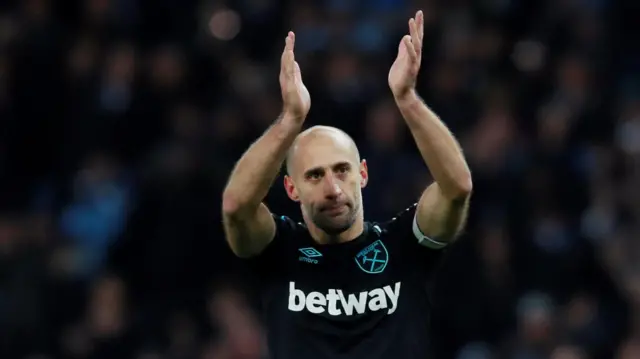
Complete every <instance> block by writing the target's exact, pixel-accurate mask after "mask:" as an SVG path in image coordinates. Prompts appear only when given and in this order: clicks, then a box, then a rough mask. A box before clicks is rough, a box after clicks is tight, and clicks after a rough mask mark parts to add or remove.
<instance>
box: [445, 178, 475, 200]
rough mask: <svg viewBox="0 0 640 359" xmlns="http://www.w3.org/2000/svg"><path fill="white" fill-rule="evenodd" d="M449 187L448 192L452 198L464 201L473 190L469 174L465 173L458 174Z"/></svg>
mask: <svg viewBox="0 0 640 359" xmlns="http://www.w3.org/2000/svg"><path fill="white" fill-rule="evenodd" d="M451 187H452V188H451V189H450V191H449V193H450V197H451V198H452V199H453V200H455V201H466V200H467V199H469V197H471V193H472V192H473V181H472V179H471V174H470V173H466V174H465V175H464V176H460V178H458V179H457V180H456V181H455V182H454V184H453V186H451Z"/></svg>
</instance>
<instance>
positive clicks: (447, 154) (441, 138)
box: [396, 91, 472, 200]
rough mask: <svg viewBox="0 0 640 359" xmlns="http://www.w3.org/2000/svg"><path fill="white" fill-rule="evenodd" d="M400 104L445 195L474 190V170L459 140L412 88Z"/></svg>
mask: <svg viewBox="0 0 640 359" xmlns="http://www.w3.org/2000/svg"><path fill="white" fill-rule="evenodd" d="M396 103H397V105H398V108H399V109H400V112H401V113H402V116H403V117H404V119H405V121H406V123H407V125H408V127H409V129H410V131H411V134H412V135H413V138H414V140H415V141H416V145H417V146H418V149H419V151H420V154H421V155H422V158H423V159H424V161H425V162H426V164H427V166H428V167H429V170H430V172H431V174H432V176H433V177H434V179H435V181H436V182H437V183H438V185H439V187H440V188H441V190H442V192H443V195H445V196H446V197H447V198H449V199H452V200H454V199H459V198H464V197H466V196H468V194H469V193H470V192H471V186H472V184H471V173H470V171H469V167H468V166H467V163H466V161H465V159H464V155H463V154H462V150H461V148H460V145H459V144H458V141H456V139H455V138H454V137H453V135H452V134H451V132H450V131H449V129H448V128H447V126H446V125H445V124H444V123H442V121H440V118H439V117H438V116H437V115H436V114H435V113H434V112H433V111H431V110H430V109H429V108H428V107H427V106H426V105H425V103H424V102H423V101H422V99H420V97H419V96H418V95H417V94H416V93H415V91H411V93H409V94H408V95H406V96H404V97H403V98H396Z"/></svg>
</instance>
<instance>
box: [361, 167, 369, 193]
mask: <svg viewBox="0 0 640 359" xmlns="http://www.w3.org/2000/svg"><path fill="white" fill-rule="evenodd" d="M367 183H369V168H368V167H367V160H362V161H361V162H360V188H365V187H366V186H367Z"/></svg>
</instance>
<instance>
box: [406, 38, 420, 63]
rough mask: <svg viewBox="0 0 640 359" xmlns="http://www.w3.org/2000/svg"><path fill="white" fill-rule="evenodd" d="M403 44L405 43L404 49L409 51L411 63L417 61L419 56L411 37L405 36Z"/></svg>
mask: <svg viewBox="0 0 640 359" xmlns="http://www.w3.org/2000/svg"><path fill="white" fill-rule="evenodd" d="M402 42H403V43H404V47H405V48H406V49H407V54H409V59H410V60H411V62H415V61H417V60H418V54H417V53H416V49H415V48H414V47H413V42H411V36H409V35H404V37H403V38H402Z"/></svg>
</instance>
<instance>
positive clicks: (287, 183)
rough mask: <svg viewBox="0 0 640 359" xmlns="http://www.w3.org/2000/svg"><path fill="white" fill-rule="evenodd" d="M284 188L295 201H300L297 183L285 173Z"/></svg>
mask: <svg viewBox="0 0 640 359" xmlns="http://www.w3.org/2000/svg"><path fill="white" fill-rule="evenodd" d="M284 189H285V191H287V196H289V198H291V200H292V201H294V202H299V201H300V198H299V197H298V190H297V189H296V185H295V183H293V179H292V178H291V177H290V176H288V175H285V176H284Z"/></svg>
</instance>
